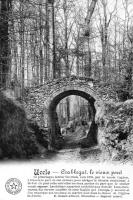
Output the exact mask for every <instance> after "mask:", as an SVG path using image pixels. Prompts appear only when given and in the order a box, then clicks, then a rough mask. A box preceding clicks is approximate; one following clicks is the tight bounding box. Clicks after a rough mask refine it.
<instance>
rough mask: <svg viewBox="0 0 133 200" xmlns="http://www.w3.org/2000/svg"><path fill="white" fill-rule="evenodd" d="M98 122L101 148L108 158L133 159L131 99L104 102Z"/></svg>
mask: <svg viewBox="0 0 133 200" xmlns="http://www.w3.org/2000/svg"><path fill="white" fill-rule="evenodd" d="M97 117H98V116H97ZM97 119H98V118H97ZM98 124H99V140H100V143H101V148H102V149H103V152H104V153H105V152H106V153H108V156H109V159H110V158H111V159H112V160H121V161H122V162H125V161H126V160H133V145H132V144H133V126H132V124H133V100H127V101H125V102H123V103H122V102H121V103H116V104H115V103H109V102H108V103H106V105H105V108H104V109H103V111H102V114H101V116H99V119H98Z"/></svg>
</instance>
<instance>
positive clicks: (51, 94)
mask: <svg viewBox="0 0 133 200" xmlns="http://www.w3.org/2000/svg"><path fill="white" fill-rule="evenodd" d="M69 95H78V96H81V97H83V98H85V99H86V100H88V103H89V105H90V113H91V120H92V122H94V123H92V124H93V126H94V125H95V115H96V112H99V109H100V108H101V107H103V106H104V102H105V101H107V100H111V99H112V100H114V99H116V98H117V95H116V94H115V93H114V92H113V91H112V88H111V87H108V86H107V85H104V86H103V85H102V84H100V83H99V82H98V81H94V80H93V79H90V78H84V77H75V76H72V77H69V78H66V77H64V78H60V79H54V80H49V81H47V82H45V83H44V84H43V85H38V86H35V87H31V88H28V89H27V91H26V94H25V108H26V111H27V116H28V118H29V119H32V120H36V121H37V122H38V124H39V125H40V126H41V127H42V128H48V129H49V136H50V141H51V146H54V144H55V141H56V139H57V137H58V133H57V132H59V130H58V128H59V126H58V118H57V114H56V107H57V105H58V103H59V102H60V101H61V100H62V99H63V98H65V97H67V96H69ZM92 132H93V131H92ZM92 134H93V135H92ZM96 134H97V133H96V132H95V133H94V132H93V133H91V138H94V140H95V141H96V139H97V138H96V137H97V136H96ZM89 135H90V133H89Z"/></svg>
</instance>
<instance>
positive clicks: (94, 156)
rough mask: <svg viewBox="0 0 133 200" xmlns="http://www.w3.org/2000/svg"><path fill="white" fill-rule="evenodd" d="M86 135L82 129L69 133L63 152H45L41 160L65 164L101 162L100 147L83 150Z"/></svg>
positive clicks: (65, 136)
mask: <svg viewBox="0 0 133 200" xmlns="http://www.w3.org/2000/svg"><path fill="white" fill-rule="evenodd" d="M85 137H86V135H85V134H84V132H83V131H82V128H80V127H78V128H77V130H76V131H75V132H73V133H72V132H68V133H67V134H66V135H64V147H63V149H61V150H57V151H55V152H47V153H46V152H45V153H44V154H43V153H42V155H41V156H40V157H41V159H46V160H50V161H64V162H75V161H79V162H86V161H87V162H92V163H93V162H100V160H101V150H100V148H99V146H94V147H90V148H81V147H80V144H79V143H80V141H81V140H82V139H83V138H85Z"/></svg>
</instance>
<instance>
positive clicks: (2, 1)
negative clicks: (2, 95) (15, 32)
mask: <svg viewBox="0 0 133 200" xmlns="http://www.w3.org/2000/svg"><path fill="white" fill-rule="evenodd" d="M0 5H1V6H0V88H6V87H7V80H8V73H9V54H10V49H9V35H8V28H9V27H8V20H9V10H10V5H11V0H10V1H9V0H0Z"/></svg>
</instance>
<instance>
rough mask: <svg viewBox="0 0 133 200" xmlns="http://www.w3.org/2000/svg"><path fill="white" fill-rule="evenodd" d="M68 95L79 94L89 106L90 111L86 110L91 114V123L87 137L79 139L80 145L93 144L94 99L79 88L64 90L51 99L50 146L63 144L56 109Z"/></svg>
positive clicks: (58, 146)
mask: <svg viewBox="0 0 133 200" xmlns="http://www.w3.org/2000/svg"><path fill="white" fill-rule="evenodd" d="M70 95H75V96H80V97H82V98H84V99H86V100H87V101H88V105H89V108H90V111H88V112H90V114H91V125H90V128H89V131H88V133H87V137H86V138H84V139H83V140H82V141H81V146H83V147H87V146H88V147H89V146H93V145H94V144H97V125H96V123H95V114H96V109H95V105H94V103H95V99H94V98H93V97H92V96H91V95H90V94H88V93H86V92H83V91H80V90H67V91H64V92H62V93H60V94H58V95H57V96H55V97H54V98H53V99H52V100H51V102H50V105H49V108H48V115H49V130H50V140H51V146H52V147H54V148H61V146H62V145H64V141H63V137H62V133H61V127H60V125H59V120H58V116H57V112H56V109H57V105H58V104H59V103H60V101H61V100H62V99H64V98H65V97H68V96H70Z"/></svg>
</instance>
